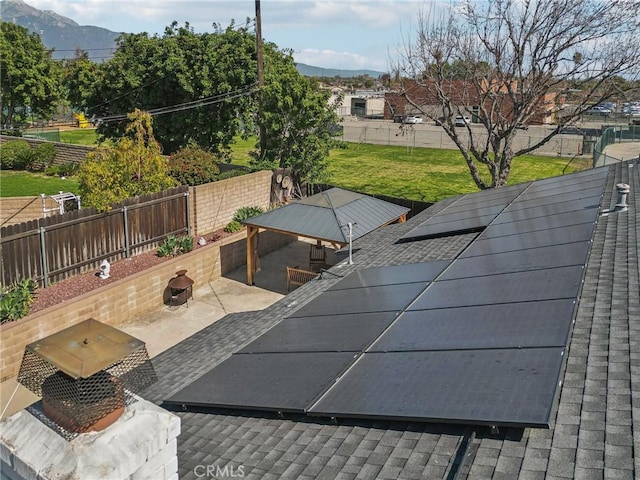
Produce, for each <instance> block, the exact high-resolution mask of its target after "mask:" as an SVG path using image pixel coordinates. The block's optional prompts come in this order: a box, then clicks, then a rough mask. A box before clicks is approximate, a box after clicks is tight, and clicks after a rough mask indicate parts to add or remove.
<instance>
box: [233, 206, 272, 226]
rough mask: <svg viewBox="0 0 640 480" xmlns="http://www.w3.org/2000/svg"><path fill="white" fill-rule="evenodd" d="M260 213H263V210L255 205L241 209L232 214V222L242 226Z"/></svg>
mask: <svg viewBox="0 0 640 480" xmlns="http://www.w3.org/2000/svg"><path fill="white" fill-rule="evenodd" d="M262 213H264V210H263V209H262V208H260V207H258V206H257V205H254V206H252V207H241V208H239V209H238V210H236V211H235V213H234V214H233V220H235V221H236V222H238V223H240V224H243V223H244V222H245V221H246V220H248V219H249V218H253V217H257V216H258V215H260V214H262Z"/></svg>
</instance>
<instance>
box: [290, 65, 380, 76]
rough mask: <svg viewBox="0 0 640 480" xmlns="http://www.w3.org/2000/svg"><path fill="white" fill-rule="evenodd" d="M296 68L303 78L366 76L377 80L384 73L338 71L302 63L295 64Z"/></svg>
mask: <svg viewBox="0 0 640 480" xmlns="http://www.w3.org/2000/svg"><path fill="white" fill-rule="evenodd" d="M296 68H297V69H298V72H300V74H301V75H304V76H305V77H329V78H333V77H342V78H353V77H363V76H365V75H368V76H370V77H371V78H378V77H380V76H381V75H384V72H376V71H375V70H340V69H337V68H322V67H313V66H311V65H306V64H304V63H296Z"/></svg>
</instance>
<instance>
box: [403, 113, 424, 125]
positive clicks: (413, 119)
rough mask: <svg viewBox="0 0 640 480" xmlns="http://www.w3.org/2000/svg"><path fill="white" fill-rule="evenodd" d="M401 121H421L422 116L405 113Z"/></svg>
mask: <svg viewBox="0 0 640 480" xmlns="http://www.w3.org/2000/svg"><path fill="white" fill-rule="evenodd" d="M402 123H422V117H418V116H417V115H407V116H406V117H404V120H403V121H402Z"/></svg>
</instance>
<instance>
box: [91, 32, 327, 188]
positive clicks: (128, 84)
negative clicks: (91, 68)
mask: <svg viewBox="0 0 640 480" xmlns="http://www.w3.org/2000/svg"><path fill="white" fill-rule="evenodd" d="M214 27H215V28H214V32H213V33H202V34H196V33H194V32H193V29H192V28H190V27H189V25H188V24H186V25H185V26H184V27H178V26H177V24H176V23H175V22H174V23H173V24H172V25H171V26H169V27H167V29H166V30H165V32H164V35H162V36H149V35H148V34H147V33H141V34H135V35H125V36H123V37H121V38H120V39H119V48H118V51H117V52H116V54H115V56H114V57H113V58H112V59H111V60H110V61H109V62H108V63H107V64H105V66H104V71H103V72H102V75H101V76H99V78H98V80H97V81H96V83H95V85H94V88H93V90H92V93H91V95H90V96H89V98H88V102H87V105H89V106H90V108H89V109H88V111H87V115H88V116H89V117H92V116H93V115H96V116H97V117H99V118H102V119H103V122H102V124H101V126H100V127H99V129H98V131H99V133H101V134H103V135H105V136H106V137H108V138H117V137H118V136H120V135H122V134H123V132H124V128H125V125H124V123H123V121H122V120H123V119H124V116H123V115H122V113H123V112H128V111H132V110H133V109H134V108H136V107H139V108H143V109H144V110H146V111H149V112H150V113H151V114H152V115H154V132H155V135H156V138H157V139H158V141H159V142H160V143H161V144H162V146H163V149H164V152H166V153H173V152H176V151H178V150H179V149H181V148H183V147H186V146H187V145H189V144H197V145H200V146H202V147H203V148H204V149H206V150H208V151H210V152H212V153H213V154H215V155H216V156H217V157H218V158H219V159H220V160H223V161H224V160H229V159H230V145H231V144H232V143H233V141H234V138H236V137H237V136H239V135H242V136H245V138H246V137H248V136H251V135H253V134H255V133H256V132H257V130H258V127H259V126H260V125H263V126H264V127H265V128H266V131H267V138H268V140H267V145H266V147H265V148H264V151H257V152H256V153H255V155H254V162H253V165H254V166H255V167H256V168H272V167H277V166H288V167H293V168H295V169H296V170H297V171H298V174H299V175H300V176H301V177H302V178H304V179H305V180H307V181H320V180H322V179H323V178H324V175H325V171H326V165H325V163H324V159H325V158H326V156H327V154H328V151H329V147H330V146H331V135H330V134H329V128H330V127H332V126H334V125H335V123H337V117H336V116H335V114H333V113H332V112H331V108H330V106H329V105H328V104H327V98H328V93H326V94H325V93H323V92H320V91H319V89H318V88H317V86H316V85H315V84H313V83H312V82H311V81H310V80H308V79H306V78H305V77H303V76H301V75H300V74H299V73H298V72H297V70H296V68H295V63H294V61H293V58H292V57H291V53H290V52H287V51H281V50H279V49H278V48H277V46H276V45H275V44H273V43H266V44H265V45H264V49H263V51H264V59H265V86H264V88H263V90H262V92H261V95H258V90H257V86H256V82H257V60H256V41H255V35H254V34H253V32H252V31H249V26H248V23H247V24H245V25H244V26H241V27H238V26H236V25H235V24H233V23H232V24H231V25H230V26H229V27H228V28H226V29H224V30H223V29H220V28H219V27H218V26H216V25H214ZM259 101H261V102H262V107H261V108H258V107H259V104H258V102H259ZM177 105H181V106H180V107H176V106H177ZM258 111H260V112H261V113H260V115H258ZM257 149H258V150H260V148H259V146H257Z"/></svg>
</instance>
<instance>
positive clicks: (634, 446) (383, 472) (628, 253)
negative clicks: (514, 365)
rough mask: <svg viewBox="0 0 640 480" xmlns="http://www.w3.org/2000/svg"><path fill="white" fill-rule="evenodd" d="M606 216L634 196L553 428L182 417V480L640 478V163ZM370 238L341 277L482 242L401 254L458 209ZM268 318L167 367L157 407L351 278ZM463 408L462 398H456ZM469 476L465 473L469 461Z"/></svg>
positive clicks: (589, 293)
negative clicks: (411, 237) (420, 232)
mask: <svg viewBox="0 0 640 480" xmlns="http://www.w3.org/2000/svg"><path fill="white" fill-rule="evenodd" d="M608 168H609V169H610V171H609V175H608V177H607V184H606V189H605V199H604V203H603V206H602V208H603V209H606V208H611V209H612V208H613V207H614V206H615V204H616V201H617V192H616V189H615V184H617V183H620V182H624V183H627V184H629V185H630V186H631V193H630V195H629V198H628V203H629V209H628V210H627V211H626V212H614V213H611V214H609V215H607V216H601V217H600V218H599V220H598V224H597V226H596V229H595V234H594V237H593V245H592V249H591V253H590V257H589V261H588V264H587V269H586V273H585V281H584V286H583V289H582V295H581V298H580V301H579V305H578V309H577V315H576V321H575V325H574V327H573V330H572V334H571V341H570V345H569V350H568V354H567V361H566V371H565V373H564V377H563V384H562V387H561V391H560V396H559V401H558V409H557V415H556V417H555V419H554V422H553V424H552V426H551V428H550V429H530V428H524V429H522V428H501V429H500V431H499V432H491V431H490V430H489V429H488V428H485V427H481V428H478V427H475V428H474V427H472V426H464V425H446V424H428V423H408V422H391V421H370V420H369V421H368V420H348V421H342V422H339V423H338V424H332V423H331V422H329V421H328V420H326V419H322V418H317V419H311V418H309V417H302V416H300V417H296V416H287V417H285V418H278V417H277V416H275V415H273V416H271V415H269V414H259V413H256V414H253V413H250V412H244V411H229V410H225V411H222V410H220V411H213V412H177V414H178V415H179V416H180V417H181V421H182V433H181V435H180V436H179V438H178V456H179V475H180V478H185V479H189V478H198V477H197V476H196V474H195V472H194V468H195V467H196V466H197V465H218V466H220V467H221V468H223V467H224V466H228V467H234V468H235V469H238V467H240V466H242V467H243V473H244V478H249V479H279V478H284V479H286V478H291V479H324V478H327V479H333V478H338V479H364V478H389V479H396V478H403V479H414V478H415V479H419V478H447V477H448V476H451V477H452V476H453V475H454V474H456V473H457V474H458V478H470V479H483V478H494V479H513V478H520V479H537V478H547V479H548V478H575V479H591V478H612V479H613V478H616V479H617V478H620V479H627V478H628V479H633V478H637V476H638V475H639V473H638V472H640V456H638V455H636V452H637V451H639V450H640V284H639V278H640V273H639V262H638V258H639V253H640V222H639V220H640V219H639V216H640V214H639V213H638V208H639V207H640V164H633V163H620V164H617V165H614V166H611V167H608ZM453 201H454V199H448V200H445V201H442V202H439V203H438V204H436V205H434V206H432V207H430V208H429V209H427V210H426V211H424V212H422V213H421V214H420V215H418V216H416V217H414V218H413V219H411V220H410V221H409V222H407V223H406V224H394V225H389V226H387V227H384V228H381V229H379V230H376V231H373V232H371V233H370V234H368V235H366V236H364V237H362V238H361V239H359V240H358V241H357V242H356V243H355V244H354V247H356V248H359V251H358V252H357V254H356V256H355V264H354V265H352V266H348V265H345V266H342V267H340V269H339V270H338V271H339V273H340V275H344V274H346V273H348V272H349V271H351V270H352V269H356V268H365V267H370V266H380V265H391V264H401V263H415V262H420V261H427V260H441V259H453V258H455V257H456V256H457V255H458V254H459V253H460V252H461V251H462V250H463V249H464V248H465V247H466V246H468V244H469V243H470V242H471V241H473V239H474V238H475V237H476V235H477V234H476V233H468V234H464V235H458V236H453V237H447V238H436V239H429V240H423V241H418V242H410V243H396V240H397V239H398V238H400V237H401V236H403V235H404V234H406V233H407V232H409V231H410V230H411V229H412V228H414V227H415V225H418V224H419V223H421V222H424V221H425V220H426V219H428V218H429V217H430V216H432V215H434V214H435V213H437V212H438V211H441V210H442V209H444V208H445V207H446V206H447V205H449V204H450V203H451V202H453ZM323 277H324V278H323V279H320V280H314V281H312V282H309V283H307V284H306V285H304V286H302V287H300V288H298V289H297V290H295V291H293V292H291V293H290V294H289V295H287V296H286V297H285V298H283V299H282V300H281V301H279V302H277V303H276V304H274V305H272V306H271V307H269V308H268V309H265V310H263V311H260V312H249V313H242V314H231V315H228V316H227V317H225V318H223V319H221V320H219V321H218V322H216V323H214V324H213V325H211V326H209V327H207V328H205V329H204V330H202V331H200V332H198V333H197V334H195V335H193V336H192V337H190V338H188V339H186V340H185V341H183V342H182V343H180V344H178V345H176V346H175V347H173V348H172V349H170V350H168V351H166V352H164V353H163V354H161V355H160V356H158V357H156V359H155V360H154V365H155V368H156V371H157V373H158V376H159V379H160V380H159V381H158V383H156V384H155V385H153V386H151V387H150V388H149V389H148V390H147V391H146V392H143V396H144V397H145V398H147V399H149V400H151V401H154V402H157V403H161V402H162V400H163V399H165V398H168V397H169V396H171V395H172V394H174V393H175V392H177V391H179V390H180V389H182V388H183V387H185V386H186V385H188V384H189V383H191V382H192V381H193V380H194V379H196V378H198V377H199V376H201V375H202V374H204V373H205V372H207V371H208V370H210V369H211V368H212V367H213V366H214V365H217V364H218V363H220V362H221V361H222V360H224V359H225V358H227V357H228V356H229V355H231V354H232V353H233V352H235V351H237V350H239V349H240V348H241V347H243V346H244V345H246V344H248V343H249V342H250V341H252V340H254V339H255V338H257V337H258V336H260V335H261V334H262V333H264V332H265V331H267V330H268V329H269V328H271V327H272V326H273V325H275V324H276V323H278V322H279V321H280V320H281V319H282V318H283V317H284V316H286V315H287V314H288V313H289V312H290V311H291V309H292V308H294V307H298V306H300V305H301V304H303V303H306V302H307V301H309V300H310V299H312V298H314V297H315V296H317V295H318V294H319V293H320V292H321V291H323V290H324V289H326V288H328V287H329V286H331V285H333V284H334V283H336V282H337V281H338V280H339V278H337V277H333V276H332V275H323ZM452 401H455V399H452ZM462 460H464V465H463V466H462V468H460V465H461V461H462Z"/></svg>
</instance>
